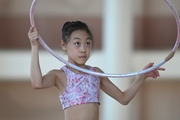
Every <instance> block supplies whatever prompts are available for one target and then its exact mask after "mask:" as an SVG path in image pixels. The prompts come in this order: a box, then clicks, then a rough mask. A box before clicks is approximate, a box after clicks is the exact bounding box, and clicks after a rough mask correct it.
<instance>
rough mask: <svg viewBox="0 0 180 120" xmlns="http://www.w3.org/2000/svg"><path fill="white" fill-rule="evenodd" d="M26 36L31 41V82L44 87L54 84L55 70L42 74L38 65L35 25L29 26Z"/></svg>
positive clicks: (35, 86)
mask: <svg viewBox="0 0 180 120" xmlns="http://www.w3.org/2000/svg"><path fill="white" fill-rule="evenodd" d="M28 36H29V39H30V43H31V70H30V72H31V84H32V86H33V87H34V88H46V87H51V86H53V85H55V79H56V74H55V71H50V72H49V73H48V74H46V75H45V76H42V73H41V69H40V65H39V42H38V37H39V34H38V31H37V29H36V28H35V27H31V28H30V30H29V32H28Z"/></svg>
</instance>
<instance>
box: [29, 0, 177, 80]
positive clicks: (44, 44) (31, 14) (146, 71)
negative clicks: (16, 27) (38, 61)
mask: <svg viewBox="0 0 180 120" xmlns="http://www.w3.org/2000/svg"><path fill="white" fill-rule="evenodd" d="M164 1H165V2H166V3H167V4H168V6H169V7H170V9H171V10H172V12H173V14H174V17H175V19H176V24H177V39H176V42H175V45H174V47H173V49H172V51H171V52H170V53H169V54H168V55H167V56H166V57H165V58H164V59H163V60H162V61H161V62H160V63H158V64H157V65H154V66H153V67H150V68H148V69H145V70H142V71H138V72H132V73H126V74H110V73H100V72H93V71H90V70H87V69H83V68H80V67H78V66H76V65H74V64H72V63H70V62H68V61H66V60H64V59H63V58H61V57H60V56H58V55H57V54H56V53H54V52H53V50H52V49H51V48H49V46H48V45H47V44H46V43H45V42H44V40H43V39H42V37H41V36H40V35H39V42H40V43H41V45H42V46H43V47H44V48H45V49H46V50H47V51H48V52H49V53H51V54H52V55H53V56H54V57H55V58H57V59H58V60H59V61H61V62H63V63H64V64H66V65H67V66H69V67H71V68H74V69H76V70H79V71H82V72H84V73H88V74H91V75H95V76H102V77H112V78H122V77H131V76H136V75H140V74H145V73H148V72H150V71H152V70H154V69H156V68H158V67H160V66H162V65H163V64H165V63H166V62H167V61H169V60H170V59H171V58H172V57H173V56H174V54H175V52H176V50H177V48H178V47H179V42H180V19H179V15H178V12H177V10H176V8H175V7H174V6H173V4H172V3H171V2H170V1H169V0H164ZM36 3H37V0H33V2H32V4H31V7H30V23H31V26H35V22H34V8H35V5H36Z"/></svg>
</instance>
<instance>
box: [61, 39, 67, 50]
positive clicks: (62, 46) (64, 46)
mask: <svg viewBox="0 0 180 120" xmlns="http://www.w3.org/2000/svg"><path fill="white" fill-rule="evenodd" d="M61 48H62V49H63V50H65V51H66V50H67V46H66V43H65V42H64V41H63V40H61Z"/></svg>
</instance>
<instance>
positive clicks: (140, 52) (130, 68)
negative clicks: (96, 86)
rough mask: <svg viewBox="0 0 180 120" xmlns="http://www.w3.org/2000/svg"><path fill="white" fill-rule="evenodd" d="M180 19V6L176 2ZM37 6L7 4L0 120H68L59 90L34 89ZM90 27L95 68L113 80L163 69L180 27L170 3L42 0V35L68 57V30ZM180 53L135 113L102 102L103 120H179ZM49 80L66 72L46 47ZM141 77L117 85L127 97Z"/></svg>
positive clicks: (148, 84)
mask: <svg viewBox="0 0 180 120" xmlns="http://www.w3.org/2000/svg"><path fill="white" fill-rule="evenodd" d="M171 2H172V3H173V4H174V5H175V7H176V9H177V11H178V12H180V1H179V0H171ZM31 3H32V0H26V1H19V0H0V120H14V119H15V120H16V119H17V120H32V119H33V120H50V119H51V120H64V116H63V110H62V108H61V104H60V102H59V98H58V93H57V92H56V89H55V88H49V89H43V90H34V89H33V88H32V87H31V83H30V59H31V48H30V44H29V40H28V37H27V33H28V31H29V28H30V22H29V9H30V5H31ZM72 20H81V21H84V22H85V23H87V24H88V26H89V27H90V29H91V30H92V33H93V34H94V38H95V46H94V50H93V52H92V56H91V58H90V59H89V61H88V63H87V64H90V65H92V66H98V67H100V68H101V69H102V70H103V71H104V72H107V73H129V72H135V71H140V70H141V69H142V68H143V67H144V66H145V65H146V64H148V63H149V62H155V64H157V63H159V62H160V61H161V60H163V59H164V58H165V57H166V56H167V55H168V53H169V52H170V51H171V49H172V48H173V46H174V44H175V41H176V36H177V27H176V21H175V19H174V16H173V14H172V11H171V10H170V8H169V7H168V5H167V4H166V3H165V2H164V1H163V0H126V1H121V0H53V1H52V0H51V1H50V0H43V1H41V0H39V1H38V3H37V4H36V9H35V22H36V27H37V28H38V29H39V31H40V34H41V36H42V38H44V41H45V42H46V43H47V44H48V45H49V46H50V47H51V48H52V49H53V50H54V51H55V52H56V53H57V54H59V55H60V56H61V57H63V58H64V59H66V57H67V56H66V54H65V53H64V52H63V51H62V50H61V48H60V44H59V43H60V40H61V27H62V25H63V24H64V22H66V21H72ZM179 59H180V51H179V50H178V51H177V52H176V54H175V56H174V57H173V58H172V59H171V60H170V61H168V62H167V63H166V64H164V65H163V67H165V68H166V71H165V72H160V73H161V77H159V78H157V79H156V80H152V79H148V80H146V81H145V82H144V84H143V85H142V87H141V88H140V90H139V92H138V94H137V95H136V96H135V98H134V99H133V100H132V101H131V103H130V104H129V105H127V106H122V105H120V104H119V103H117V102H116V101H115V100H113V99H111V98H110V97H108V96H107V95H105V94H103V93H102V94H101V101H102V103H101V108H100V111H101V112H100V120H110V119H113V120H119V119H122V120H170V119H171V120H179V119H180V94H179V93H180V67H179V66H180V63H179ZM40 64H41V69H42V73H43V74H45V73H47V72H48V71H49V70H51V69H60V68H61V67H62V66H63V65H64V64H63V63H61V62H59V61H58V60H57V59H55V58H54V57H53V56H52V55H50V54H49V53H48V52H47V51H45V50H44V48H43V47H41V49H40ZM134 78H135V77H134V76H133V77H129V78H118V79H115V78H110V79H111V80H112V82H114V84H116V85H117V86H118V87H119V88H120V89H121V90H124V89H126V88H127V87H128V86H129V85H130V84H131V82H132V80H133V79H134Z"/></svg>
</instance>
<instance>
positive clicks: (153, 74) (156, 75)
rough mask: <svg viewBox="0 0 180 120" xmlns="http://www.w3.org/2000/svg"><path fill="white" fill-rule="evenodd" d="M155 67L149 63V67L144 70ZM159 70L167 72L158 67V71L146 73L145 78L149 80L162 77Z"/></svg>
mask: <svg viewBox="0 0 180 120" xmlns="http://www.w3.org/2000/svg"><path fill="white" fill-rule="evenodd" d="M153 65H154V63H149V64H148V65H146V66H145V67H144V69H147V68H150V67H152V66H153ZM144 69H143V70H144ZM159 70H161V71H165V68H162V67H158V68H156V69H155V70H153V71H150V72H148V73H145V74H144V77H145V78H148V77H152V78H157V77H159V76H160V74H159Z"/></svg>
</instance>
